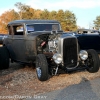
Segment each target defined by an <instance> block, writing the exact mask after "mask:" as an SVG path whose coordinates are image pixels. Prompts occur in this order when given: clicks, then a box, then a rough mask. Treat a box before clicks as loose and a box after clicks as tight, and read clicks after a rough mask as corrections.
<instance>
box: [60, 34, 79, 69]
mask: <svg viewBox="0 0 100 100" xmlns="http://www.w3.org/2000/svg"><path fill="white" fill-rule="evenodd" d="M66 38H76V37H75V36H73V35H70V36H69V35H68V36H67V37H64V36H61V37H59V38H58V44H59V45H58V53H59V54H61V55H62V65H64V59H63V40H64V39H66ZM76 42H77V65H76V66H75V67H73V68H67V69H74V68H76V67H77V66H78V65H79V63H78V57H79V56H78V41H77V38H76Z"/></svg>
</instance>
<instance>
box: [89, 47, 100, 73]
mask: <svg viewBox="0 0 100 100" xmlns="http://www.w3.org/2000/svg"><path fill="white" fill-rule="evenodd" d="M87 52H88V59H87V66H88V69H87V70H88V72H90V73H95V72H97V71H98V70H99V64H100V63H99V56H98V54H97V52H96V51H95V50H93V49H89V50H88V51H87Z"/></svg>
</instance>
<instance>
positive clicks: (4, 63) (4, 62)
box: [0, 46, 9, 69]
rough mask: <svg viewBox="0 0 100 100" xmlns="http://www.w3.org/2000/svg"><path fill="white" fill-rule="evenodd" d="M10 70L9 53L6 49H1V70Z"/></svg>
mask: <svg viewBox="0 0 100 100" xmlns="http://www.w3.org/2000/svg"><path fill="white" fill-rule="evenodd" d="M7 68H9V52H8V50H7V48H6V46H4V47H0V69H7Z"/></svg>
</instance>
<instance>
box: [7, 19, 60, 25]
mask: <svg viewBox="0 0 100 100" xmlns="http://www.w3.org/2000/svg"><path fill="white" fill-rule="evenodd" d="M32 23H59V22H58V21H56V20H14V21H12V22H9V23H8V25H11V24H32Z"/></svg>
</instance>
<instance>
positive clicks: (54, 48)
mask: <svg viewBox="0 0 100 100" xmlns="http://www.w3.org/2000/svg"><path fill="white" fill-rule="evenodd" d="M59 37H60V34H58V35H57V34H54V35H51V36H50V37H49V40H48V46H49V52H52V53H57V52H58V38H59Z"/></svg>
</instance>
